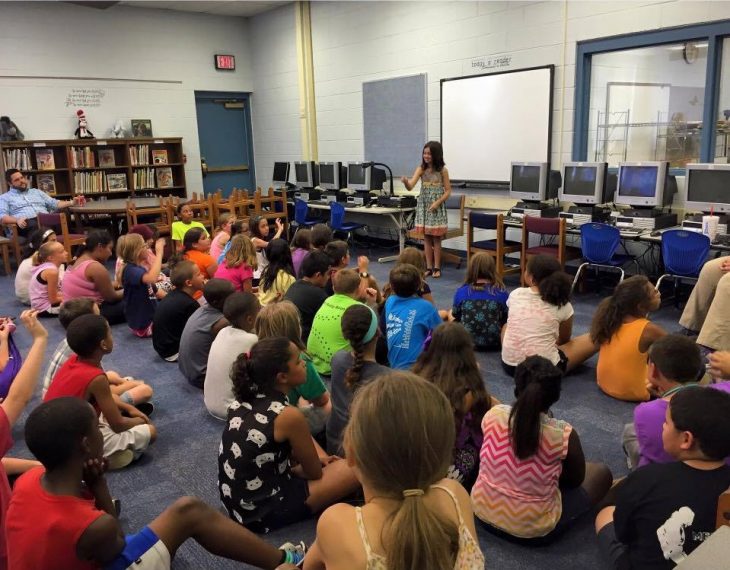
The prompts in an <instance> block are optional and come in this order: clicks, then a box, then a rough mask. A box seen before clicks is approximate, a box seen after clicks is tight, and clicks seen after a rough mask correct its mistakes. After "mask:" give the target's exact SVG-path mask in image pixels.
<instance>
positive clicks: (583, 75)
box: [573, 20, 730, 168]
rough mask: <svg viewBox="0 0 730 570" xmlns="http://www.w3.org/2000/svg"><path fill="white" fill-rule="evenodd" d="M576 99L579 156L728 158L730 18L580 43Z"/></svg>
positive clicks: (613, 161) (676, 160) (612, 160)
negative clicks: (726, 114)
mask: <svg viewBox="0 0 730 570" xmlns="http://www.w3.org/2000/svg"><path fill="white" fill-rule="evenodd" d="M725 37H727V38H728V39H726V40H725V39H724V38H725ZM723 54H724V55H725V57H724V58H722V57H721V55H723ZM722 61H724V62H725V64H724V66H723V68H724V69H720V66H721V62H722ZM716 78H717V79H716ZM575 102H576V107H575V121H574V124H575V131H574V133H573V160H588V161H606V162H608V163H609V166H616V165H617V164H618V163H619V162H622V161H636V160H667V161H669V163H670V166H671V167H673V168H684V166H685V165H686V164H688V163H690V162H711V161H715V160H717V161H719V162H727V156H728V148H729V147H730V20H724V21H721V22H712V23H709V24H700V25H695V26H684V27H679V28H668V29H663V30H656V31H650V32H643V33H638V34H629V35H626V36H618V37H614V38H604V39H598V40H590V41H586V42H579V43H578V46H577V58H576V99H575ZM725 110H727V111H728V117H727V118H725V116H724V113H723V111H725ZM704 125H712V128H711V129H706V128H704Z"/></svg>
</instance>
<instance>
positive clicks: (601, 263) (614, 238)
mask: <svg viewBox="0 0 730 570" xmlns="http://www.w3.org/2000/svg"><path fill="white" fill-rule="evenodd" d="M620 243H621V232H620V231H619V229H618V228H617V227H616V226H610V225H608V224H599V223H588V224H583V225H582V226H581V227H580V249H581V252H582V254H583V259H584V262H583V263H581V264H580V266H579V267H578V271H577V272H576V273H575V279H573V289H574V288H575V286H576V284H577V283H578V279H580V276H581V274H582V272H583V270H584V269H585V268H587V267H595V268H596V275H598V269H599V268H603V269H611V270H616V271H619V272H620V273H621V278H620V279H619V283H621V281H623V280H624V277H625V272H624V270H623V266H624V265H626V264H627V263H629V262H631V261H633V262H634V263H635V264H636V272H637V273H639V263H638V262H637V261H636V257H634V256H633V255H623V254H616V250H617V249H618V246H619V244H620Z"/></svg>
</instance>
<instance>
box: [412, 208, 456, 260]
mask: <svg viewBox="0 0 730 570" xmlns="http://www.w3.org/2000/svg"><path fill="white" fill-rule="evenodd" d="M465 205H466V196H465V195H464V194H452V195H451V196H449V198H448V199H447V200H446V210H447V214H448V211H449V210H451V211H452V212H458V215H459V219H458V222H457V223H456V224H455V225H453V226H452V225H451V224H449V227H448V229H447V230H446V235H445V236H444V237H443V239H445V240H446V239H451V238H456V237H461V236H463V235H464V206H465ZM455 215H456V213H454V214H453V215H452V216H451V217H452V218H453V216H455ZM408 237H409V238H410V239H414V240H419V241H423V232H417V231H416V230H411V231H409V232H408ZM441 261H442V263H453V264H455V265H456V268H457V269H459V268H460V267H461V262H462V261H463V258H462V257H461V256H460V255H457V254H455V253H451V252H448V251H441Z"/></svg>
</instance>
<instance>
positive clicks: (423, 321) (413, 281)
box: [385, 263, 441, 370]
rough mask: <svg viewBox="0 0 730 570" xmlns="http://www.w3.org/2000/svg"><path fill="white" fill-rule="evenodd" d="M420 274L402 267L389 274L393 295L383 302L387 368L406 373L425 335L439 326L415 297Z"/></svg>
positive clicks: (429, 306)
mask: <svg viewBox="0 0 730 570" xmlns="http://www.w3.org/2000/svg"><path fill="white" fill-rule="evenodd" d="M420 286H421V274H420V272H419V271H418V269H417V268H416V267H415V266H413V265H411V264H409V263H402V264H400V265H398V266H397V267H395V268H393V270H392V271H391V272H390V287H391V289H392V291H393V294H392V295H391V296H390V297H388V300H387V301H385V324H386V331H387V338H388V360H389V361H390V366H391V368H396V369H400V370H408V369H409V368H410V367H411V366H412V365H413V364H414V363H415V362H416V359H417V358H418V355H419V354H421V351H422V348H423V343H424V341H425V340H426V338H427V337H428V335H429V333H430V332H431V331H432V330H433V329H435V328H436V327H437V326H439V325H440V324H441V317H440V316H439V313H438V311H437V310H436V307H434V306H433V304H432V303H429V302H428V301H426V300H424V299H421V298H420V297H418V295H417V293H418V289H419V288H420Z"/></svg>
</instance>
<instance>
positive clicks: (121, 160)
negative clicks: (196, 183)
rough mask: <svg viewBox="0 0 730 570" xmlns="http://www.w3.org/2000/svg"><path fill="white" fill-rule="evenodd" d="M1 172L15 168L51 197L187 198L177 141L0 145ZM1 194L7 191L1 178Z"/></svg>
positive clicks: (108, 141)
mask: <svg viewBox="0 0 730 570" xmlns="http://www.w3.org/2000/svg"><path fill="white" fill-rule="evenodd" d="M0 164H1V165H2V170H3V171H5V170H6V169H8V168H17V169H19V170H21V171H22V172H23V173H24V174H25V175H26V176H28V177H29V179H30V181H31V186H33V187H35V188H39V189H41V190H43V191H45V192H48V194H50V195H51V196H56V197H59V198H69V197H71V196H77V195H81V194H84V195H86V196H88V197H89V198H96V197H99V198H101V197H104V196H108V197H113V198H126V197H133V196H136V195H140V194H144V195H154V196H177V197H180V198H183V197H185V196H186V194H187V192H186V184H185V164H184V156H183V149H182V138H177V137H175V138H144V139H142V138H135V139H114V138H111V139H72V140H44V141H40V140H38V141H7V142H0ZM0 184H2V191H3V192H5V191H6V190H7V184H6V183H5V180H4V177H3V180H2V182H0Z"/></svg>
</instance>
